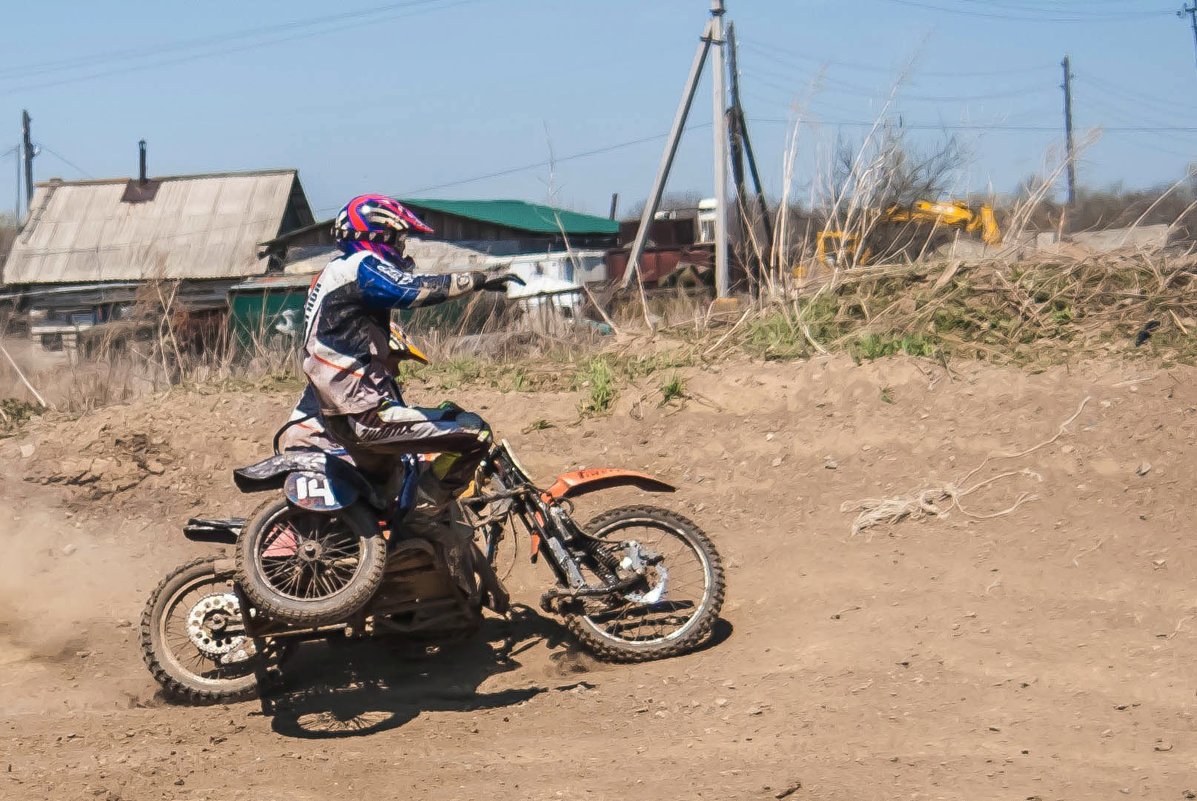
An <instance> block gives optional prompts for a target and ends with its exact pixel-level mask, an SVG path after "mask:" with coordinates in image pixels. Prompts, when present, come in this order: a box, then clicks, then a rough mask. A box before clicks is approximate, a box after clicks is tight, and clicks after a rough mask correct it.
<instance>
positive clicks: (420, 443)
mask: <svg viewBox="0 0 1197 801" xmlns="http://www.w3.org/2000/svg"><path fill="white" fill-rule="evenodd" d="M326 424H327V425H328V429H329V431H330V433H332V434H333V436H335V437H336V438H337V439H338V440H340V441H341V443H342V444H343V445H344V446H345V448H346V450H348V451H349V453H350V454H351V455H353V456H354V457H355V458H356V457H357V456H358V455H359V454H360V455H361V456H363V457H369V456H376V457H377V456H387V457H395V456H400V455H402V454H405V453H440V454H442V456H441V457H440V458H438V459H437V460H436V462H435V463H434V469H435V470H436V473H437V476H436V477H437V478H438V479H440V480H441V481H442V482H444V484H445V485H446V486H447V487H450V488H452V489H453V490H457V489H460V488H463V487H465V486H466V485H467V484H469V482H470V479H471V478H472V476H473V473H474V468H475V467H476V466H477V464H478V462H479V460H480V459H481V458H482V457H483V456H485V455H486V452H487V449H488V448H489V447H490V442H491V434H490V428H489V427H488V426H487V425H486V423H485V421H483V419H482V418H481V417H479V416H478V415H476V414H473V413H471V412H467V411H464V410H462V409H458V408H456V407H452V408H447V409H426V408H421V407H417V406H401V405H399V404H391V403H387V404H383V405H382V406H379V407H378V408H377V409H371V410H370V411H368V412H362V413H360V414H351V415H344V416H337V417H328V418H326Z"/></svg>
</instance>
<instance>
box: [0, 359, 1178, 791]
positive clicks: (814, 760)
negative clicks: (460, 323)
mask: <svg viewBox="0 0 1197 801" xmlns="http://www.w3.org/2000/svg"><path fill="white" fill-rule="evenodd" d="M1195 379H1197V371H1193V370H1189V369H1175V370H1171V371H1160V370H1156V369H1153V368H1150V367H1148V366H1145V365H1143V364H1137V365H1115V364H1089V365H1084V366H1079V367H1077V366H1074V367H1073V368H1071V369H1064V368H1060V369H1055V370H1052V371H1049V372H1046V373H1042V374H1038V375H1030V374H1027V373H1024V372H1019V371H1017V370H1015V369H1006V368H994V367H988V366H984V365H969V366H965V367H953V372H952V373H951V374H950V375H949V374H947V373H945V372H944V370H943V369H942V368H940V367H938V366H933V365H930V364H927V363H923V362H914V361H908V360H886V361H883V362H878V363H873V364H868V365H865V366H862V367H858V366H855V365H853V364H851V363H850V362H848V361H845V360H840V359H828V360H816V361H813V362H808V363H800V364H785V365H781V364H770V365H748V364H745V365H736V366H731V367H722V368H717V369H712V370H708V371H702V372H695V373H693V374H691V375H689V377H688V383H687V386H688V389H689V391H690V392H691V394H692V396H693V397H692V398H691V399H690V400H689V401H687V402H686V403H685V404H684V405H682V406H680V407H679V406H678V405H676V404H675V405H671V406H667V407H665V408H659V407H658V405H657V401H658V400H659V398H660V394H659V391H658V390H657V388H656V384H657V383H659V381H660V379H659V378H657V379H653V380H651V381H646V382H645V385H644V387H643V389H642V392H637V391H631V390H629V391H625V392H624V393H623V395H622V396H621V399H620V402H619V404H618V407H617V409H616V410H615V411H614V413H612V414H611V415H610V416H607V417H604V418H599V419H590V420H585V421H582V422H580V423H578V422H577V413H576V409H577V403H578V398H577V397H576V396H573V395H565V394H562V395H499V394H496V393H491V392H484V391H468V392H463V393H460V395H459V397H458V400H459V401H461V402H462V403H463V404H465V405H470V406H474V407H476V408H480V409H482V410H483V411H484V413H485V414H487V415H488V416H489V417H490V419H491V420H492V421H493V423H494V424H495V426H496V428H497V429H498V430H499V431H500V433H502V434H504V435H506V436H508V437H509V438H510V439H511V440H512V442H513V444H514V445H515V446H516V448H517V450H518V452H519V453H520V454H521V456H522V457H523V458H524V459H525V461H526V462H528V463H529V465H530V467H531V468H532V469H533V471H534V472H536V473H538V474H540V475H541V476H545V477H548V476H550V475H551V474H554V473H556V472H560V471H562V470H565V469H567V468H572V467H577V466H579V465H587V466H598V465H604V464H609V465H617V466H628V467H634V468H640V469H644V470H647V471H651V472H654V473H658V474H660V475H662V476H663V477H665V478H667V479H669V480H672V481H674V482H676V483H678V484H679V485H680V487H681V490H680V491H679V492H678V493H677V494H676V495H675V496H669V497H665V498H663V499H658V500H659V501H660V502H662V503H665V504H667V505H670V506H673V507H675V508H678V509H679V510H680V511H682V512H683V513H685V514H687V515H689V516H691V517H693V518H694V519H695V520H696V521H698V522H699V523H700V524H701V525H702V526H704V527H705V528H706V529H707V530H708V531H709V532H710V533H711V534H712V535H713V537H714V538H715V540H716V542H717V544H718V545H719V547H720V549H721V551H722V552H723V554H724V557H725V561H726V563H727V566H728V575H729V584H730V588H729V594H728V601H727V603H726V605H725V607H724V612H723V617H724V620H723V621H722V623H721V624H720V626H719V627H718V630H717V633H716V639H715V642H713V643H712V644H711V646H710V647H708V648H706V649H705V650H702V651H700V652H699V653H696V654H693V655H690V656H687V657H683V658H679V659H674V660H669V661H664V662H659V663H653V664H648V665H635V666H610V665H603V664H597V663H595V662H594V661H593V660H591V659H589V658H588V657H586V656H585V655H584V654H579V653H577V652H576V650H575V649H573V648H572V647H571V644H570V642H569V640H568V638H567V637H566V636H565V634H564V632H563V631H562V630H561V629H560V627H559V626H558V625H557V623H556V622H555V621H553V620H552V619H551V618H546V617H542V616H541V615H539V614H538V613H536V612H533V611H531V610H527V609H525V610H521V611H519V612H518V613H517V614H516V615H515V616H514V617H513V619H512V620H511V621H502V620H497V619H496V620H493V621H491V622H490V623H488V625H487V626H486V628H485V630H484V631H483V633H482V635H481V636H479V637H478V638H476V639H475V640H473V641H471V642H469V643H465V644H462V645H459V646H456V647H454V648H448V649H446V650H445V651H444V652H442V653H441V654H439V655H438V656H435V657H433V658H432V659H430V660H426V661H410V660H407V659H404V658H402V657H401V656H400V655H398V654H397V653H396V652H395V649H394V648H392V647H390V646H388V645H387V644H386V643H368V644H362V645H353V644H351V645H345V646H341V647H337V648H329V647H325V646H313V647H309V648H308V650H307V652H306V653H303V654H301V655H300V656H299V657H297V658H296V660H295V662H294V663H292V664H291V665H289V669H288V683H287V686H286V688H285V689H284V691H282V692H281V693H280V694H279V695H278V696H276V697H274V698H273V699H272V702H271V704H269V705H268V706H266V707H263V706H262V705H260V704H258V703H242V704H236V705H231V706H223V707H210V708H188V707H181V706H174V705H170V704H166V703H164V702H163V701H162V700H161V699H160V698H158V697H157V695H156V693H155V689H156V688H155V686H154V685H153V682H152V680H151V678H150V676H149V674H148V673H147V672H146V671H145V669H144V668H143V666H142V664H141V659H140V655H139V653H138V647H137V642H136V634H135V629H134V627H132V626H131V625H130V621H135V620H136V619H137V617H138V615H139V613H140V609H141V605H142V604H143V603H144V601H145V598H146V596H147V595H148V593H149V591H150V589H151V588H152V587H153V585H154V584H155V583H156V582H157V580H158V578H159V577H160V576H161V575H162V574H163V573H164V572H165V571H166V570H168V569H170V568H171V567H172V566H173V565H174V564H177V563H178V562H180V561H182V560H184V559H186V558H190V557H191V556H194V555H198V554H201V553H203V552H205V548H204V547H203V546H199V545H195V544H191V543H188V542H186V541H185V540H183V539H182V537H181V536H180V535H179V533H178V529H179V525H180V523H181V522H182V521H183V520H185V519H186V517H187V516H189V515H191V514H196V513H199V512H201V511H203V512H208V513H212V514H226V513H227V514H233V513H238V512H241V513H244V512H245V511H246V510H247V509H248V508H250V507H252V506H253V505H254V503H255V501H254V500H253V499H249V498H244V497H241V496H238V495H237V494H236V492H235V491H234V490H233V488H232V486H231V482H230V481H229V473H228V471H229V469H230V468H232V467H234V466H236V465H239V464H242V463H246V462H249V461H252V460H254V459H255V458H257V457H258V456H259V455H260V454H261V453H263V452H264V451H265V450H266V449H267V448H268V447H269V446H268V442H269V436H270V434H271V432H272V429H273V427H274V425H275V424H276V423H277V422H278V421H279V420H281V419H282V417H283V416H284V413H285V410H286V408H287V406H288V405H289V403H290V400H291V399H290V398H287V397H283V396H281V395H266V396H262V395H257V396H254V395H247V394H215V395H179V394H176V395H172V396H169V397H165V398H151V399H146V400H143V401H139V402H138V403H136V404H135V405H131V406H125V407H117V408H110V409H106V410H102V411H100V412H96V413H94V414H91V415H88V416H86V417H84V418H81V419H79V420H76V421H54V420H42V421H38V422H36V423H35V424H33V425H32V427H31V428H29V429H28V430H27V431H26V433H25V434H24V435H23V436H21V437H19V438H16V439H10V440H5V441H0V464H2V465H3V468H2V477H0V521H2V522H0V531H2V532H3V534H2V535H0V545H2V546H3V551H2V552H3V554H4V558H3V559H2V560H0V798H5V799H21V800H22V801H23V800H24V799H56V800H57V799H75V798H85V799H90V798H100V799H125V800H126V801H140V799H159V798H162V799H179V798H188V799H221V800H222V801H233V800H235V799H276V798H278V799H289V800H292V801H306V800H307V799H311V800H313V801H315V800H317V799H320V800H323V799H328V798H334V797H354V796H360V797H362V798H398V797H403V798H420V799H424V798H426V799H460V798H498V799H553V798H571V799H572V798H594V799H627V798H635V797H642V798H655V799H692V798H711V799H723V798H736V799H740V798H743V799H770V798H783V797H784V798H794V799H845V800H847V799H852V800H855V799H874V798H875V799H895V798H901V799H940V798H943V799H970V801H977V800H978V799H1020V800H1021V799H1043V800H1044V801H1047V800H1048V799H1098V798H1122V797H1124V796H1130V797H1133V798H1148V799H1181V798H1185V797H1191V796H1186V795H1185V793H1186V791H1189V790H1193V791H1197V739H1195V738H1194V736H1193V735H1194V719H1193V714H1194V710H1195V701H1197V698H1195V694H1194V693H1195V689H1197V680H1195V678H1194V671H1193V664H1194V660H1195V658H1197V647H1195V642H1194V631H1197V597H1195V592H1194V589H1193V587H1194V581H1193V578H1194V568H1195V567H1197V559H1195V557H1194V548H1193V546H1192V544H1191V541H1190V537H1191V530H1192V527H1191V524H1190V514H1191V512H1192V510H1193V508H1194V498H1195V497H1197V476H1195V471H1194V469H1193V468H1194V466H1195V464H1194V458H1193V453H1194V451H1193V446H1194V438H1195V437H1197V381H1195ZM411 395H412V396H413V397H414V398H418V399H420V400H424V401H429V402H432V401H435V400H439V398H433V397H425V396H424V393H423V392H422V391H421V390H420V389H419V388H418V387H417V388H413V389H412V390H411ZM1086 397H1088V398H1090V400H1089V401H1088V403H1087V404H1086V405H1085V406H1084V409H1083V410H1082V411H1081V413H1080V415H1079V416H1078V417H1077V418H1076V420H1075V422H1074V423H1073V424H1072V425H1071V426H1069V428H1068V431H1067V432H1066V433H1065V434H1064V435H1063V436H1062V437H1060V439H1058V440H1057V441H1055V442H1054V443H1052V444H1050V445H1048V446H1045V447H1043V448H1041V449H1039V450H1037V451H1035V452H1033V453H1031V454H1028V455H1026V456H1023V457H1020V458H1013V459H1005V460H998V461H995V462H991V463H990V464H989V465H988V466H986V467H985V469H984V470H982V471H981V472H980V473H978V474H977V475H976V476H975V477H974V478H973V479H972V481H970V482H969V483H970V484H971V483H973V482H975V481H977V480H980V479H983V478H988V477H992V476H996V475H999V474H1002V473H1004V472H1008V471H1022V470H1025V471H1028V472H1025V473H1024V472H1018V473H1016V474H1015V475H1011V476H1008V477H1006V478H1003V479H1001V480H999V481H997V482H995V483H993V484H991V485H989V486H987V487H985V488H983V489H982V490H979V491H977V492H975V493H973V494H971V495H969V496H968V497H967V498H966V499H965V505H966V507H967V509H968V510H969V511H970V512H973V513H974V514H977V515H984V514H987V513H990V512H994V511H997V510H1001V509H1004V508H1006V507H1008V506H1009V505H1010V504H1011V503H1013V502H1014V500H1015V499H1016V498H1018V497H1019V495H1020V494H1022V493H1024V492H1025V493H1033V495H1034V496H1035V497H1034V498H1032V499H1030V500H1028V501H1027V502H1026V503H1025V504H1024V505H1023V506H1022V507H1021V508H1019V509H1017V510H1016V511H1014V512H1013V513H1011V514H1009V515H1005V516H1000V517H994V518H984V517H970V516H969V515H966V514H964V513H962V511H960V510H955V511H953V512H952V513H951V514H950V516H948V517H947V518H946V519H928V520H923V521H910V520H907V521H904V522H901V523H898V524H895V525H892V526H882V527H878V528H873V529H870V530H868V531H865V532H862V533H860V534H859V535H857V536H851V521H852V518H853V514H852V513H845V512H843V511H841V508H840V507H841V504H842V503H844V502H845V501H856V500H859V499H862V498H869V497H880V496H887V495H894V494H899V493H909V492H911V491H914V490H917V489H920V488H922V487H924V486H927V485H929V484H930V483H932V482H935V481H940V482H951V481H959V480H960V479H962V478H963V477H964V476H965V475H966V474H967V473H968V472H969V471H970V470H971V469H972V468H973V467H975V466H976V465H978V464H979V463H981V462H982V460H983V459H984V457H985V455H986V454H987V453H990V452H991V451H1020V450H1023V449H1025V448H1027V447H1029V446H1032V445H1034V444H1036V443H1037V442H1041V441H1043V440H1045V439H1048V438H1049V437H1051V436H1052V435H1053V434H1055V433H1056V431H1057V427H1058V426H1059V424H1060V423H1061V422H1062V421H1064V420H1066V419H1067V418H1069V417H1070V416H1071V415H1073V413H1074V412H1076V410H1077V409H1078V407H1079V406H1080V404H1081V402H1082V400H1083V399H1084V398H1086ZM541 418H543V419H546V420H548V421H550V422H551V423H553V427H551V428H548V429H545V430H537V431H525V430H526V427H527V426H528V424H529V423H530V422H531V421H533V420H537V419H541ZM1140 473H1142V475H1140ZM43 482H49V483H43ZM628 500H639V498H638V497H637V496H636V495H635V494H634V493H630V492H621V493H619V494H617V496H616V497H615V498H612V499H608V500H607V501H606V502H607V503H616V502H626V501H628ZM603 503H604V500H603V499H598V500H592V501H590V502H589V504H590V506H591V508H592V509H597V508H599V506H600V505H601V504H603ZM525 556H526V549H524V550H521V552H520V553H519V555H518V557H519V558H518V559H516V560H514V562H513V560H512V558H511V555H510V554H505V555H504V559H506V560H508V562H511V563H513V564H514V565H515V568H514V573H513V576H512V579H511V583H512V588H513V590H514V595H515V596H516V597H517V599H518V600H521V601H524V602H525V603H529V604H531V605H533V606H535V600H536V598H537V597H538V596H539V593H540V591H541V590H542V589H543V588H544V587H545V582H547V581H548V571H547V568H545V567H544V566H543V565H541V566H538V567H531V566H528V565H527V564H526V559H524V557H525ZM346 721H351V722H352V723H353V724H354V725H356V726H358V728H352V727H351V726H350V725H349V724H347V723H346ZM350 794H352V796H351V795H350Z"/></svg>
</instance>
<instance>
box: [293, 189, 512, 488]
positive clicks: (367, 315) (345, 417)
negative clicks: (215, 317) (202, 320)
mask: <svg viewBox="0 0 1197 801" xmlns="http://www.w3.org/2000/svg"><path fill="white" fill-rule="evenodd" d="M410 232H415V233H421V234H430V233H432V228H431V227H429V226H428V225H426V224H425V223H424V222H423V221H421V220H420V219H419V217H417V216H416V215H415V214H413V213H412V212H411V211H410V210H409V209H407V208H405V207H404V206H403V205H402V204H400V203H399V202H398V201H396V200H394V199H393V198H390V197H386V196H384V195H359V196H357V197H355V198H353V199H352V200H350V201H349V202H348V203H347V204H346V205H345V207H344V208H343V209H341V212H340V214H338V215H337V219H336V222H335V224H334V230H333V234H334V237H335V239H336V242H337V246H338V247H339V249H340V250H341V254H340V255H339V256H337V257H336V258H334V259H333V260H332V261H330V262H329V264H328V266H327V267H325V268H324V271H323V272H322V273H321V274H320V276H319V278H318V279H317V280H316V283H315V284H313V286H312V289H311V291H310V292H309V294H308V298H307V302H306V304H305V306H304V318H305V319H304V326H305V331H304V341H303V345H302V349H301V355H302V358H303V372H304V374H305V375H306V376H307V379H308V383H309V384H310V385H311V388H312V391H313V394H314V395H315V399H316V402H317V406H318V409H319V412H320V415H321V416H322V417H323V419H324V425H325V426H326V428H327V430H328V432H329V434H331V436H332V437H333V438H334V439H335V440H337V441H338V442H339V443H340V444H341V445H343V446H344V447H345V448H346V450H347V451H348V452H349V454H350V455H351V456H352V457H353V458H354V459H355V460H357V461H359V463H360V462H361V461H362V460H363V459H365V460H367V461H371V460H372V458H371V457H374V459H373V460H376V459H377V457H386V458H392V459H393V458H395V457H398V456H400V455H403V454H415V453H429V452H437V453H442V454H453V456H452V457H449V458H444V459H441V460H438V464H437V466H436V469H435V470H434V472H435V473H436V478H437V479H438V480H439V481H440V482H441V484H442V485H443V487H444V488H445V489H446V490H447V491H448V493H449V495H450V497H451V496H452V495H453V494H456V493H457V492H458V491H459V490H461V489H462V488H464V487H465V486H466V485H467V484H468V483H469V480H470V477H471V476H472V473H473V469H474V466H475V465H476V464H477V462H478V460H479V459H480V458H481V457H482V456H483V455H484V454H485V453H486V450H487V448H488V447H489V443H490V428H489V427H488V426H487V425H486V423H485V422H484V421H483V420H482V418H481V417H479V416H478V415H476V414H473V413H471V412H467V411H465V410H464V409H461V408H460V407H457V406H455V405H453V404H445V405H443V406H442V407H439V408H435V409H429V408H420V407H413V406H406V405H404V403H403V401H402V398H401V397H400V396H399V393H398V388H397V387H396V386H395V383H394V381H393V380H392V374H393V373H392V371H391V370H390V369H389V368H388V365H387V358H386V357H387V353H388V332H389V326H390V313H391V310H392V309H412V308H416V307H418V306H430V305H433V304H436V303H443V302H445V301H447V300H452V299H454V298H460V297H462V296H465V295H468V294H470V293H472V292H478V291H493V292H504V291H506V288H507V285H508V284H509V283H512V282H516V283H519V284H523V281H522V280H521V279H520V278H519V277H518V276H516V275H512V274H510V273H504V274H498V275H488V274H486V273H481V272H461V273H451V274H443V275H431V274H421V273H417V272H415V263H414V262H413V261H412V259H411V258H410V257H407V256H405V255H404V240H405V239H406V237H407V235H408V233H410ZM444 500H445V501H447V498H445V499H444Z"/></svg>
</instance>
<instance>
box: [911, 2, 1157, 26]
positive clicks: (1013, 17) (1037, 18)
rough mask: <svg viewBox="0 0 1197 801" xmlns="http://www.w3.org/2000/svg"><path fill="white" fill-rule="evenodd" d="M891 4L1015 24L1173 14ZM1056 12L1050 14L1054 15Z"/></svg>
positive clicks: (1124, 20)
mask: <svg viewBox="0 0 1197 801" xmlns="http://www.w3.org/2000/svg"><path fill="white" fill-rule="evenodd" d="M889 2H891V3H896V4H897V5H901V6H909V7H911V8H922V9H926V10H928V11H936V12H939V13H941V14H960V15H962V16H967V17H979V18H982V19H996V20H1006V21H1014V22H1051V23H1056V22H1066V23H1078V22H1079V23H1099V22H1127V21H1130V20H1136V19H1148V18H1152V17H1159V16H1163V15H1164V14H1172V13H1173V12H1172V10H1171V9H1161V10H1158V11H1126V12H1109V13H1101V14H1086V15H1082V14H1079V13H1073V14H1071V15H1070V16H1050V15H1037V14H996V13H993V12H990V11H974V10H971V9H967V8H954V7H951V6H939V5H933V4H931V3H923V2H918V0H889ZM1054 13H1056V12H1049V14H1054Z"/></svg>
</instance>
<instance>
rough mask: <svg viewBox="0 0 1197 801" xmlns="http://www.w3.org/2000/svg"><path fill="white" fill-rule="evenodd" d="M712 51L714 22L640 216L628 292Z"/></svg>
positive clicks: (625, 282) (627, 279) (705, 32)
mask: <svg viewBox="0 0 1197 801" xmlns="http://www.w3.org/2000/svg"><path fill="white" fill-rule="evenodd" d="M710 49H711V23H709V22H708V23H707V26H706V28H704V29H703V32H702V37H701V38H700V39H699V42H698V52H696V53H695V54H694V63H693V64H691V65H690V76H689V77H688V78H687V79H686V89H685V91H684V92H683V93H682V100H681V102H680V103H679V104H678V107H677V113H676V114H675V115H674V117H673V127H672V128H670V130H669V140H668V141H667V142H666V143H665V152H664V153H662V154H661V164H660V165H659V166H658V167H657V176H656V177H655V178H654V179H653V188H652V190H650V191H649V193H648V200H646V201H645V202H644V211H642V212H641V213H640V227H639V228H637V229H636V239H635V240H634V241H633V242H632V251H631V252H630V253H629V254H628V266H627V269H625V270H624V273H623V280H622V281H621V282H620V288H621V289H626V288H627V286H628V284H630V283H631V282H632V278H634V277H638V276H639V274H640V257H641V256H642V255H644V246H645V244H646V243H647V242H648V230H649V228H651V227H652V222H653V218H654V217H655V216H656V214H657V209H658V208H659V207H660V205H661V195H663V194H664V193H665V180H666V179H667V178H668V177H669V171H670V170H671V169H672V168H673V157H674V156H676V155H677V146H678V143H679V142H680V141H681V139H682V130H683V129H684V128H685V127H686V118H687V117H688V116H689V115H690V106H691V105H692V104H693V103H694V94H695V92H697V91H698V79H699V78H700V77H701V76H702V67H703V65H704V64H705V63H706V61H707V52H708V51H709V50H710Z"/></svg>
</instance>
